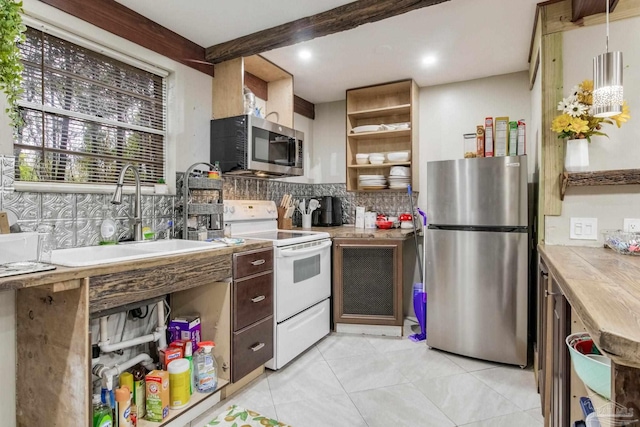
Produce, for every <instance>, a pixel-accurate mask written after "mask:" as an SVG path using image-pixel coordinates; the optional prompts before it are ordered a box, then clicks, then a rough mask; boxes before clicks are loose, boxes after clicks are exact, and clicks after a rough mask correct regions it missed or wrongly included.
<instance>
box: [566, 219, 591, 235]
mask: <svg viewBox="0 0 640 427" xmlns="http://www.w3.org/2000/svg"><path fill="white" fill-rule="evenodd" d="M569 238H571V239H574V240H598V218H571V230H570V231H569Z"/></svg>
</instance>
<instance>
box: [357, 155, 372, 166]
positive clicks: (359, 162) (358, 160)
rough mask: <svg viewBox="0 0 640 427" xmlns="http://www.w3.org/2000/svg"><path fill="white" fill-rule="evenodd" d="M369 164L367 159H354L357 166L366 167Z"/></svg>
mask: <svg viewBox="0 0 640 427" xmlns="http://www.w3.org/2000/svg"><path fill="white" fill-rule="evenodd" d="M368 163H369V157H356V164H357V165H366V164H368Z"/></svg>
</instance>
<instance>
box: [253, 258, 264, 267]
mask: <svg viewBox="0 0 640 427" xmlns="http://www.w3.org/2000/svg"><path fill="white" fill-rule="evenodd" d="M265 262H266V261H265V260H264V259H257V260H255V261H251V265H254V266H255V265H262V264H264V263H265Z"/></svg>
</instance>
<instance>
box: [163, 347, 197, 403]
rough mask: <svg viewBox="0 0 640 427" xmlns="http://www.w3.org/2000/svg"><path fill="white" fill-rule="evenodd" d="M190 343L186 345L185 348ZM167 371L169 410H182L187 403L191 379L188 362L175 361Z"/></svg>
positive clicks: (183, 360) (184, 360) (182, 360)
mask: <svg viewBox="0 0 640 427" xmlns="http://www.w3.org/2000/svg"><path fill="white" fill-rule="evenodd" d="M189 345H191V343H187V346H189ZM167 371H169V397H170V399H169V408H170V409H182V408H184V407H185V406H187V404H188V403H189V397H190V396H191V393H189V388H190V385H191V378H190V375H189V372H190V370H189V361H188V360H187V359H176V360H174V361H172V362H171V363H169V365H168V366H167Z"/></svg>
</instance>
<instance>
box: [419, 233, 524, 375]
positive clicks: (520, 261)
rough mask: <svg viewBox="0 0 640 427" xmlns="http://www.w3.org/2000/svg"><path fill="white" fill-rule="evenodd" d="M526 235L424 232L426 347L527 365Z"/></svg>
mask: <svg viewBox="0 0 640 427" xmlns="http://www.w3.org/2000/svg"><path fill="white" fill-rule="evenodd" d="M527 242H528V235H527V233H501V232H486V231H457V230H456V231H452V230H433V229H428V230H427V234H426V251H427V253H426V255H427V263H426V264H427V265H426V277H427V280H426V283H427V344H428V345H429V346H430V347H434V348H438V349H441V350H445V351H450V352H452V353H457V354H461V355H464V356H470V357H476V358H478V359H484V360H492V361H496V362H502V363H510V364H514V365H526V364H527V287H528V281H527V265H528V248H527Z"/></svg>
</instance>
